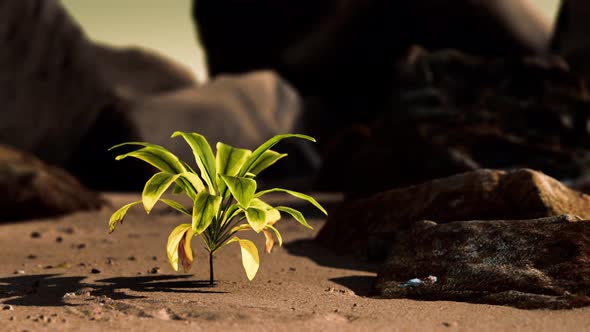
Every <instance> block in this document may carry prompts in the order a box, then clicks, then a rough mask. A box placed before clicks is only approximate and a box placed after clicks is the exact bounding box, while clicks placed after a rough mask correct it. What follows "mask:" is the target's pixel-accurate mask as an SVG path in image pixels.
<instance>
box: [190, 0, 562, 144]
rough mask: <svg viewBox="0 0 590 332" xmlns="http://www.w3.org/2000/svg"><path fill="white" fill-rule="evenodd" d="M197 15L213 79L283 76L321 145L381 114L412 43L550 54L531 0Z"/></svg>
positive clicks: (196, 7)
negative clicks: (264, 73) (309, 104)
mask: <svg viewBox="0 0 590 332" xmlns="http://www.w3.org/2000/svg"><path fill="white" fill-rule="evenodd" d="M193 16H194V19H195V22H196V25H197V28H198V31H199V36H200V37H201V40H202V43H203V45H204V48H205V50H206V53H207V60H208V64H209V69H210V73H211V75H213V76H215V75H218V74H222V73H243V72H247V71H251V70H259V69H273V70H276V71H277V72H279V74H280V75H281V76H283V77H285V78H286V79H287V81H289V82H290V83H292V84H293V85H294V87H295V88H296V89H297V90H298V91H299V92H300V93H301V95H302V96H303V97H304V98H305V100H306V101H308V100H313V102H314V107H313V108H312V109H310V110H309V112H310V113H314V114H312V115H310V116H311V117H313V118H312V119H310V121H309V128H308V130H309V132H310V133H311V134H312V135H315V136H317V137H318V138H319V139H320V141H321V142H325V141H326V140H325V139H324V138H323V137H330V136H331V135H332V134H333V130H334V129H336V128H341V127H345V126H346V125H348V124H350V123H355V122H370V121H371V120H373V119H374V118H375V116H376V115H377V114H379V113H380V112H381V111H382V109H383V107H384V105H383V104H384V103H386V102H387V100H389V98H390V93H391V87H392V86H393V85H394V84H395V81H394V79H393V78H394V77H393V76H394V74H393V73H394V70H395V68H394V63H395V61H396V59H398V58H400V57H401V56H403V54H405V52H406V49H407V48H408V47H409V46H411V45H414V44H420V45H424V46H425V47H426V48H429V49H433V50H438V49H445V48H456V49H459V50H462V51H465V52H470V53H474V54H480V55H486V56H515V55H523V54H538V53H544V52H546V51H547V49H548V44H549V39H550V36H551V31H550V24H549V22H546V21H544V20H543V19H542V18H541V17H540V16H539V14H538V13H536V12H535V11H534V10H533V8H531V7H530V6H528V5H527V3H526V1H523V0H500V1H473V0H460V1H449V0H436V1H432V0H428V1H425V0H420V1H403V2H400V1H390V0H369V1H356V0H330V1H321V2H318V1H313V0H303V1H302V0H286V1H281V2H280V3H278V2H276V1H272V0H250V1H236V0H194V1H193ZM465 27H469V29H465Z"/></svg>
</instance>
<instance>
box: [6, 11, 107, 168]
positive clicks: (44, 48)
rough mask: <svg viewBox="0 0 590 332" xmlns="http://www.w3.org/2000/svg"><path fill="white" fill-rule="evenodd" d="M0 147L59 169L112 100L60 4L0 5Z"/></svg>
mask: <svg viewBox="0 0 590 332" xmlns="http://www.w3.org/2000/svg"><path fill="white" fill-rule="evenodd" d="M0 50H1V51H0V77H2V78H1V79H0V104H1V105H2V112H1V113H0V143H4V144H9V145H12V146H14V147H16V148H19V149H22V150H24V151H28V152H30V153H33V154H34V155H36V156H38V157H39V158H41V159H43V160H45V161H47V162H49V163H52V164H58V165H64V164H65V163H66V162H67V161H68V160H69V159H70V158H71V157H72V153H73V151H74V150H75V149H77V148H79V144H80V143H81V141H82V139H83V137H84V136H85V134H86V133H87V131H88V130H89V129H90V128H91V127H92V125H93V123H94V121H95V120H96V118H97V116H98V114H99V113H100V112H101V111H102V110H103V109H105V108H108V107H110V105H112V104H113V102H114V101H115V97H114V95H113V94H112V92H111V91H110V90H109V87H108V86H107V85H106V84H105V82H103V81H102V79H101V78H100V76H99V74H98V72H97V68H96V66H95V61H94V55H93V53H92V45H91V43H90V42H89V41H88V40H87V39H86V37H85V36H84V34H83V32H82V31H81V30H80V28H79V27H78V25H77V24H76V23H75V22H74V21H73V20H72V19H71V17H70V16H69V15H68V14H67V13H66V11H65V10H64V9H63V8H62V5H61V3H60V1H57V0H23V1H3V2H2V4H0Z"/></svg>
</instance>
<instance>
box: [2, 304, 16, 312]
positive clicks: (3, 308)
mask: <svg viewBox="0 0 590 332" xmlns="http://www.w3.org/2000/svg"><path fill="white" fill-rule="evenodd" d="M2 310H9V311H13V310H14V308H13V307H12V306H11V305H5V306H3V307H2Z"/></svg>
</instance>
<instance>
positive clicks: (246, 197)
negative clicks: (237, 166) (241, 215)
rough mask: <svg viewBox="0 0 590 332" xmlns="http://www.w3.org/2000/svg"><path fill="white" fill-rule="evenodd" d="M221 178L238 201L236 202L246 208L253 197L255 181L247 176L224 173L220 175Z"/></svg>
mask: <svg viewBox="0 0 590 332" xmlns="http://www.w3.org/2000/svg"><path fill="white" fill-rule="evenodd" d="M221 178H222V179H223V181H225V184H226V185H227V187H228V188H229V191H230V192H231V194H232V195H233V196H234V198H235V199H236V201H238V204H240V205H241V207H242V208H243V209H247V208H248V207H249V206H250V202H252V199H253V198H254V193H255V192H256V181H254V180H252V179H248V178H240V177H234V176H225V175H222V176H221Z"/></svg>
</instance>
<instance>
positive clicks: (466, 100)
mask: <svg viewBox="0 0 590 332" xmlns="http://www.w3.org/2000/svg"><path fill="white" fill-rule="evenodd" d="M398 72H399V80H398V81H399V86H397V87H396V88H395V89H392V90H391V99H390V106H389V108H388V111H387V112H384V114H383V115H382V116H381V117H380V118H379V119H378V120H376V121H375V122H374V123H373V124H372V125H369V126H364V128H363V131H362V135H356V136H355V137H357V140H356V141H355V142H352V143H351V141H352V140H351V138H350V136H349V133H348V132H349V131H350V129H349V130H348V131H344V132H342V133H341V134H340V135H337V136H335V137H334V138H333V139H332V141H331V142H330V143H329V144H328V145H327V148H326V149H325V150H324V152H323V155H324V156H325V162H324V165H323V169H324V170H323V171H322V172H321V174H320V176H319V177H318V178H319V179H320V183H319V184H318V185H319V186H320V187H321V188H325V189H330V190H341V191H344V192H347V193H349V194H351V195H367V194H372V193H376V192H380V191H383V190H389V189H392V188H396V187H403V186H408V185H413V184H416V183H420V182H424V181H429V180H432V179H436V178H440V177H445V176H450V175H454V174H457V173H461V172H466V171H470V170H475V169H480V168H496V169H514V168H522V167H526V168H533V169H538V170H541V171H543V172H544V173H546V174H548V175H550V176H552V177H555V178H557V179H559V180H563V181H566V180H567V181H575V180H576V179H578V178H581V177H584V176H585V175H587V174H588V173H589V170H590V168H589V163H588V160H590V155H589V154H588V147H590V135H589V132H588V128H587V127H586V125H585V124H586V122H587V121H588V119H589V118H590V103H589V101H588V98H587V96H588V91H587V88H586V83H585V81H583V80H582V79H581V78H580V77H578V76H577V75H575V73H572V72H570V71H569V69H568V67H567V64H566V63H564V62H563V60H562V59H559V58H555V57H553V58H538V57H523V58H500V59H485V58H480V57H475V56H471V55H468V54H464V53H461V52H458V51H456V50H445V51H438V52H433V53H431V52H427V51H425V50H423V49H421V48H413V49H412V50H411V51H410V52H409V53H408V55H407V56H406V58H405V60H404V61H402V62H401V63H400V64H399V71H398ZM351 144H352V145H351ZM433 161H436V162H433ZM342 165H346V167H342ZM349 174H355V176H353V177H351V176H349ZM375 174H379V181H374V180H373V179H374V176H375ZM344 178H346V179H347V180H346V181H342V179H344Z"/></svg>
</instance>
